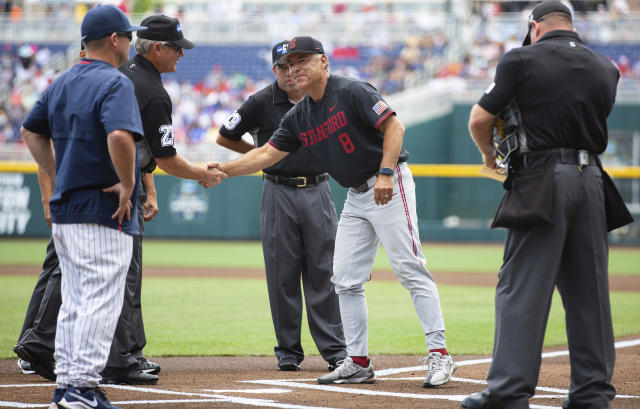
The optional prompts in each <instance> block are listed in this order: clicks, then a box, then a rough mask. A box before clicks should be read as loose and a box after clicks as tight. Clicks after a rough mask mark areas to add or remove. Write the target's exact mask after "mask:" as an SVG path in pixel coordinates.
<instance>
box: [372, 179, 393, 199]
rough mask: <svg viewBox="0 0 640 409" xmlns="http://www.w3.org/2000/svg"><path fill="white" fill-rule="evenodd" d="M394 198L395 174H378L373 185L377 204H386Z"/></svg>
mask: <svg viewBox="0 0 640 409" xmlns="http://www.w3.org/2000/svg"><path fill="white" fill-rule="evenodd" d="M392 198H393V175H389V176H386V175H378V180H376V184H375V185H373V199H374V200H375V201H376V204H377V205H386V204H387V203H389V202H390V201H391V199H392Z"/></svg>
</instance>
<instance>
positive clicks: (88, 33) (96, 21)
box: [80, 4, 146, 41]
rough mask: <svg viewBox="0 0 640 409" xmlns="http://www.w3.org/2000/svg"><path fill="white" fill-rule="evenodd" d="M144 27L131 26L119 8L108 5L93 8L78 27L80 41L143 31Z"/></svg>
mask: <svg viewBox="0 0 640 409" xmlns="http://www.w3.org/2000/svg"><path fill="white" fill-rule="evenodd" d="M145 29H146V27H144V26H132V25H131V23H129V19H128V18H127V16H126V15H125V14H124V13H123V12H122V10H120V9H119V8H117V7H115V6H112V5H110V4H107V5H104V6H95V7H94V8H92V9H91V10H89V11H88V12H87V14H85V15H84V18H83V19H82V25H81V26H80V35H81V36H82V41H92V40H97V39H99V38H103V37H106V36H108V35H109V34H111V33H126V32H130V31H141V30H145Z"/></svg>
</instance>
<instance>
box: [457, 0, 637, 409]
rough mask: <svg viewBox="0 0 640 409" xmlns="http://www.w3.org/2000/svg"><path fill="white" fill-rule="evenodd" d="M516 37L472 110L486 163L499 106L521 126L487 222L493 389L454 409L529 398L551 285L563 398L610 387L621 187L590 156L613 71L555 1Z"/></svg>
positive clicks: (597, 397)
mask: <svg viewBox="0 0 640 409" xmlns="http://www.w3.org/2000/svg"><path fill="white" fill-rule="evenodd" d="M523 45H524V47H521V48H517V49H514V50H511V51H509V52H508V53H507V54H505V55H504V56H503V57H502V59H501V60H500V63H499V64H498V67H497V70H496V75H495V79H494V82H493V84H491V86H490V87H489V88H488V89H487V91H486V92H485V94H484V95H483V96H482V98H480V100H479V102H478V103H477V104H476V105H475V106H474V107H473V108H472V110H471V116H470V120H469V130H470V132H471V136H472V138H473V140H474V142H475V143H476V145H477V146H478V149H479V150H480V152H481V153H482V158H483V162H484V164H485V165H486V166H488V167H490V168H495V167H496V151H495V149H494V146H493V144H492V136H493V126H494V122H495V120H496V118H497V116H498V115H499V114H500V113H501V112H502V111H503V110H504V109H505V108H506V107H508V106H511V107H515V108H516V109H517V110H518V113H519V114H518V116H519V118H520V124H519V131H518V132H517V135H518V136H517V139H518V144H519V150H518V152H517V153H516V154H515V155H514V156H513V157H512V159H511V160H510V166H509V170H510V176H509V178H508V180H509V183H510V184H509V183H507V184H505V187H506V188H509V190H508V192H507V193H506V194H505V197H504V199H503V202H502V204H501V205H500V209H499V210H498V213H497V215H496V219H495V220H494V226H497V227H506V228H507V238H506V244H505V255H504V264H503V265H502V267H501V269H500V273H499V281H498V285H497V288H496V312H495V314H496V318H495V321H496V322H495V338H494V339H495V341H494V342H495V345H494V350H493V360H492V363H491V368H490V370H489V374H488V376H487V384H488V387H487V389H485V390H484V391H482V392H480V393H476V394H473V395H470V396H468V397H467V398H466V399H465V400H463V402H462V405H461V407H462V408H466V409H471V408H474V409H475V408H527V407H529V398H530V397H532V396H533V395H534V393H535V388H536V383H537V380H538V374H539V371H540V362H541V356H540V354H541V351H542V345H543V340H544V333H545V328H546V323H547V317H548V314H549V307H550V304H551V297H552V294H553V291H554V288H555V287H556V286H557V287H558V291H559V292H560V295H561V297H562V302H563V305H564V308H565V313H566V326H567V338H568V342H569V354H570V361H571V387H570V390H569V396H568V397H567V398H566V399H565V400H564V402H563V408H608V407H609V405H610V401H611V400H612V399H613V397H614V396H615V389H614V387H613V386H612V385H611V376H612V373H613V366H614V361H615V351H614V338H613V328H612V323H611V311H610V305H609V285H608V277H607V274H608V273H607V267H608V266H607V253H608V247H607V229H608V220H607V216H610V215H609V214H608V213H609V212H605V202H604V200H605V194H607V195H608V196H609V194H610V195H611V196H610V197H613V196H614V195H617V191H615V188H613V190H611V191H609V189H608V187H610V186H611V185H608V183H607V179H608V176H607V175H606V173H605V172H604V171H603V170H602V167H601V164H600V161H599V159H598V156H597V155H599V154H601V153H602V152H604V150H605V148H606V146H607V123H606V118H607V116H608V115H609V113H610V112H611V109H612V107H613V104H614V100H615V95H616V85H617V82H618V78H619V74H618V71H617V69H616V67H615V66H614V65H613V64H612V63H611V62H610V61H609V60H607V59H606V58H605V57H602V56H600V55H598V54H596V53H594V52H593V51H591V50H590V49H589V48H587V47H586V46H585V45H584V44H583V43H582V40H581V39H580V37H579V36H578V34H577V33H576V32H574V31H573V23H572V16H571V12H570V11H569V9H568V8H567V7H566V6H565V5H563V4H562V3H560V2H557V1H547V2H544V3H540V4H538V5H537V6H536V7H535V8H534V9H533V11H532V12H531V15H530V16H529V29H528V32H527V35H526V38H525V41H524V43H523ZM522 203H526V204H527V205H528V206H527V207H526V208H525V206H522V205H521V204H522ZM625 210H626V209H625ZM623 224H625V223H623ZM614 227H615V226H614Z"/></svg>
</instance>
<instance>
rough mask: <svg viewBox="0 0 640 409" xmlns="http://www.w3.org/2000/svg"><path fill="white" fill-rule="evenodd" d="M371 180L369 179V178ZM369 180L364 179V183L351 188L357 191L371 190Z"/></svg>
mask: <svg viewBox="0 0 640 409" xmlns="http://www.w3.org/2000/svg"><path fill="white" fill-rule="evenodd" d="M367 180H369V179H367ZM367 180H365V181H364V183H363V184H361V185H358V186H354V187H352V188H351V190H353V191H354V192H356V193H364V192H366V191H367V190H369V184H368V183H367Z"/></svg>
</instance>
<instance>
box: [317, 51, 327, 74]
mask: <svg viewBox="0 0 640 409" xmlns="http://www.w3.org/2000/svg"><path fill="white" fill-rule="evenodd" d="M315 55H316V58H317V59H322V56H323V55H324V54H320V53H316V54H315ZM329 65H330V64H329V57H327V65H325V66H324V69H325V71H326V72H329Z"/></svg>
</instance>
